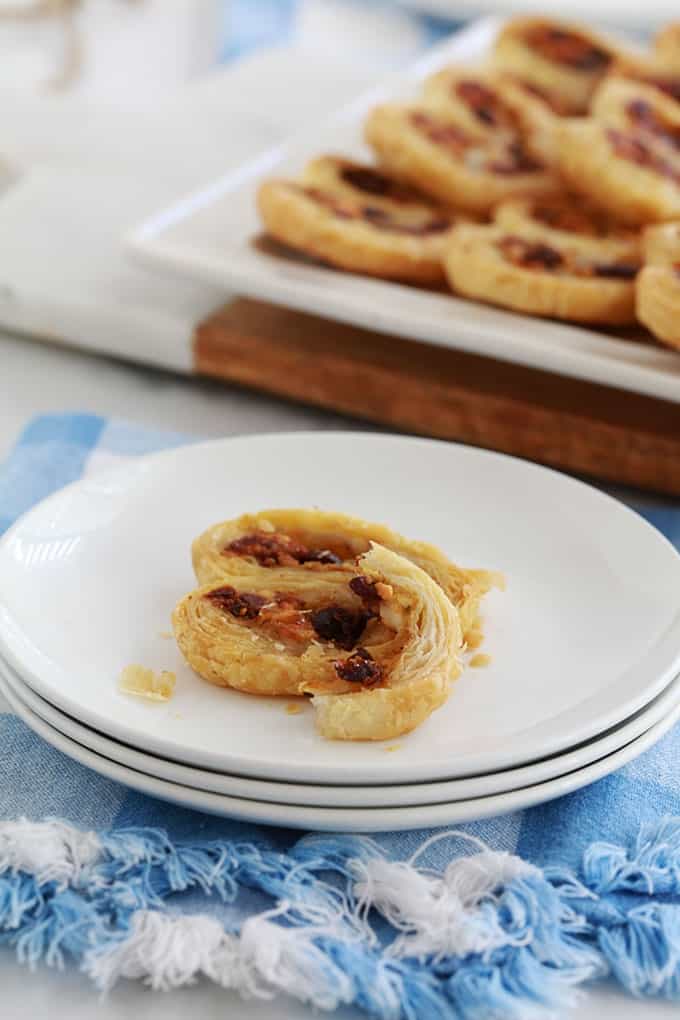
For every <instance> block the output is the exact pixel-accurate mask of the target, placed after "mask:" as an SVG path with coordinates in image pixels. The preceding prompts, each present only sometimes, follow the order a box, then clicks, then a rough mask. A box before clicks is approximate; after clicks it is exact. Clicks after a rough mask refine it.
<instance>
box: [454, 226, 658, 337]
mask: <svg viewBox="0 0 680 1020" xmlns="http://www.w3.org/2000/svg"><path fill="white" fill-rule="evenodd" d="M445 267H446V271H447V273H448V276H449V279H450V281H451V286H452V287H453V288H454V289H455V290H456V291H457V292H458V293H460V294H463V295H465V296H466V297H470V298H475V299H477V300H480V301H488V302H490V303H492V304H497V305H502V306H503V307H505V308H512V309H513V310H515V311H520V312H527V313H529V314H530V315H545V316H550V317H553V318H557V319H566V320H568V321H574V322H590V323H607V324H627V323H632V322H634V321H635V284H634V280H635V276H636V274H637V271H638V265H637V263H636V262H630V261H628V260H625V261H624V260H618V259H609V258H607V259H606V260H603V259H602V258H600V257H599V255H597V254H594V253H592V252H589V251H582V250H579V248H578V247H577V246H573V245H571V246H567V245H557V244H556V243H550V244H546V243H544V242H542V241H540V240H538V239H537V238H536V237H522V236H520V235H519V234H513V233H509V232H508V231H506V230H505V229H504V228H503V227H500V226H496V225H492V226H489V227H487V226H476V225H470V226H461V227H459V228H458V229H457V230H455V231H454V233H453V236H452V239H451V245H450V247H449V250H448V252H447V255H446V260H445Z"/></svg>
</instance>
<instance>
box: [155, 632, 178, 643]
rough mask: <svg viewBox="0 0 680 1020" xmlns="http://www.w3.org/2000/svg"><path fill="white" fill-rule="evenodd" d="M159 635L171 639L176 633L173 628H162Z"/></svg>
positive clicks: (167, 639)
mask: <svg viewBox="0 0 680 1020" xmlns="http://www.w3.org/2000/svg"><path fill="white" fill-rule="evenodd" d="M158 636H159V637H161V638H163V639H164V640H165V641H169V640H170V639H171V638H173V637H174V636H175V635H174V634H173V633H172V631H171V630H161V631H159V632H158Z"/></svg>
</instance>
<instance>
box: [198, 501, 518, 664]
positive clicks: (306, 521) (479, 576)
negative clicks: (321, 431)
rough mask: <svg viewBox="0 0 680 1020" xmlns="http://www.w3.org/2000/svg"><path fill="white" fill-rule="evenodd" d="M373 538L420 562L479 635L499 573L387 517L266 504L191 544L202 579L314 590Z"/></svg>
mask: <svg viewBox="0 0 680 1020" xmlns="http://www.w3.org/2000/svg"><path fill="white" fill-rule="evenodd" d="M372 542H376V543H378V544H380V545H382V546H384V547H386V548H387V549H390V550H392V551H393V552H396V553H398V554H399V555H400V556H403V557H405V558H406V559H408V560H410V561H411V562H412V563H415V564H416V565H417V566H419V567H420V568H421V569H422V570H424V571H426V573H428V574H429V575H430V577H432V578H433V579H434V580H435V581H436V582H437V584H439V585H440V587H441V588H443V590H444V591H445V592H446V594H447V595H448V597H449V598H450V600H451V601H452V602H453V604H454V605H455V606H456V608H457V609H458V612H459V615H460V621H461V626H462V630H463V635H464V640H465V642H466V644H468V645H470V646H471V647H472V646H474V645H475V644H477V643H479V640H480V637H481V633H480V627H481V624H480V620H479V607H480V602H481V600H482V598H483V597H484V595H485V594H486V593H487V592H488V591H489V590H490V589H491V588H492V587H502V585H503V579H502V577H501V575H500V574H498V573H493V572H492V571H488V570H472V569H466V568H464V567H459V566H457V565H456V564H455V563H451V562H450V561H449V560H448V559H447V558H446V557H445V556H444V554H443V553H442V552H441V550H440V549H438V548H437V547H436V546H434V545H430V544H429V543H427V542H417V541H412V540H411V539H408V538H404V537H403V536H402V535H399V534H398V533H397V532H395V531H392V529H391V528H388V527H386V526H385V525H384V524H374V523H371V522H369V521H365V520H363V519H362V518H360V517H352V516H349V515H347V514H341V513H335V512H329V511H323V510H307V509H279V510H263V511H261V512H259V513H249V514H243V515H242V516H241V517H238V518H236V519H234V520H229V521H224V522H222V523H220V524H216V525H214V526H213V527H210V528H208V529H207V530H206V531H204V532H203V534H201V535H199V536H198V538H196V539H195V541H194V543H193V545H192V551H191V552H192V561H193V566H194V571H195V574H196V577H197V579H198V581H199V583H201V584H207V583H211V582H215V581H220V580H224V581H225V582H229V581H230V579H231V578H232V577H238V578H239V580H240V582H245V583H246V585H248V586H250V585H252V584H255V585H256V586H265V587H266V586H267V585H268V586H269V587H272V586H279V587H281V588H284V589H285V588H286V587H287V586H288V584H289V583H292V584H295V585H297V586H298V587H299V590H301V591H306V590H307V587H309V589H310V590H313V588H314V586H315V584H316V583H317V580H318V578H319V577H323V578H325V579H326V580H327V581H328V582H329V583H334V584H344V583H346V580H347V576H348V575H349V576H350V577H351V576H352V575H353V572H354V571H355V569H356V567H355V559H356V557H357V556H359V555H362V554H363V553H365V552H367V551H368V549H369V548H370V546H371V543H372Z"/></svg>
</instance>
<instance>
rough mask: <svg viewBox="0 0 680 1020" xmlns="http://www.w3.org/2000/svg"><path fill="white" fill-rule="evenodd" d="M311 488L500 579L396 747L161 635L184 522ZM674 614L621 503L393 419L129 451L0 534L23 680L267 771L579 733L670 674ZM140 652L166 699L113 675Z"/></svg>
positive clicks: (428, 756) (142, 741)
mask: <svg viewBox="0 0 680 1020" xmlns="http://www.w3.org/2000/svg"><path fill="white" fill-rule="evenodd" d="M313 505H316V506H321V507H324V508H336V509H338V510H344V511H347V512H350V513H355V514H359V515H360V516H362V517H365V518H367V519H369V520H379V521H385V522H387V523H389V524H391V525H392V526H393V527H394V528H396V529H397V530H399V531H402V532H403V533H405V534H407V535H410V536H413V537H414V538H421V539H425V540H429V541H432V542H435V543H436V544H437V545H439V546H441V547H442V548H443V549H444V550H445V551H446V552H447V554H449V555H450V556H451V557H452V558H453V559H454V560H457V561H459V562H461V563H463V564H469V565H476V566H485V567H492V568H496V569H500V570H502V571H504V572H505V574H506V576H507V579H508V590H507V592H505V593H500V592H493V593H492V594H491V596H490V597H489V598H488V599H487V603H486V616H487V631H488V640H487V646H486V650H487V651H488V652H489V653H490V654H491V656H492V664H491V666H490V667H489V668H488V669H486V670H470V671H468V672H467V673H466V674H465V675H464V676H463V677H462V678H461V679H460V680H459V681H457V683H456V685H455V688H454V691H453V694H452V697H451V699H450V701H449V703H448V704H447V705H446V706H445V707H444V708H442V709H441V710H439V711H438V712H436V713H435V714H434V715H433V716H432V717H431V718H430V719H429V720H428V721H427V722H426V723H425V724H423V725H422V726H421V727H419V729H417V730H416V731H415V732H414V733H413V734H411V735H409V736H408V737H403V738H400V739H399V740H398V741H395V742H393V744H395V743H396V744H397V746H398V748H399V750H398V753H396V752H395V753H386V746H385V744H383V743H380V744H371V743H364V744H357V743H339V742H330V741H325V740H323V739H322V738H321V737H319V736H318V735H317V734H316V732H315V730H314V726H313V722H312V719H311V716H310V715H309V714H308V713H301V714H300V715H289V714H287V713H286V711H285V704H282V703H281V701H280V700H275V699H271V700H267V699H263V698H253V697H250V696H248V695H243V694H238V693H236V692H233V691H227V690H224V689H220V688H216V687H213V686H211V685H210V684H206V683H204V682H203V681H201V680H200V679H199V678H198V677H196V676H195V675H194V674H193V673H192V672H191V670H189V669H188V667H186V666H185V665H184V663H183V662H182V660H181V657H180V655H179V653H178V651H177V649H176V648H175V645H174V643H173V642H172V641H168V640H165V639H164V638H163V637H162V636H161V635H162V633H163V632H167V630H168V627H169V623H168V619H169V614H170V611H171V609H172V607H173V605H174V604H175V602H176V601H177V600H178V599H179V598H180V597H181V596H182V595H184V594H185V593H186V592H187V591H188V590H189V589H191V588H192V587H193V586H194V578H193V574H192V571H191V567H190V559H189V547H190V543H191V540H192V539H193V538H194V537H195V536H196V535H197V534H198V533H199V532H200V531H202V530H203V529H204V528H205V527H207V526H208V525H209V524H211V523H214V522H215V521H218V520H220V519H223V518H228V517H233V516H235V515H236V514H239V513H241V512H243V511H245V510H249V509H250V510H253V509H257V508H263V507H268V506H313ZM679 610H680V557H679V556H678V554H677V553H676V551H675V550H674V549H673V547H672V546H671V545H670V543H669V542H667V541H666V540H665V539H664V538H663V537H662V536H661V535H660V534H659V533H658V532H656V531H655V530H654V529H653V528H652V527H651V526H650V525H648V524H647V523H646V522H645V521H643V520H642V519H641V518H640V517H638V516H637V515H636V514H634V513H633V512H632V511H630V510H628V509H627V508H626V507H624V506H623V505H622V504H620V503H617V502H616V501H615V500H613V499H611V498H610V497H608V496H606V495H604V494H602V493H600V492H598V491H597V490H595V489H593V488H591V487H589V486H587V485H584V484H583V483H581V482H577V481H575V480H573V479H571V478H569V477H567V476H565V475H560V474H558V473H556V472H554V471H549V470H547V469H545V468H541V467H538V466H536V465H533V464H530V463H527V462H524V461H520V460H516V459H514V458H510V457H504V456H501V455H499V454H493V453H488V452H485V451H480V450H475V449H472V448H469V447H461V446H456V445H454V444H449V443H439V442H434V441H431V440H421V439H412V438H405V437H399V436H383V435H361V434H360V435H358V434H356V433H334V434H333V433H315V434H312V435H307V434H300V433H298V434H293V435H276V436H255V437H246V438H241V439H227V440H219V441H216V442H213V443H207V444H200V445H199V444H197V445H195V446H189V447H184V448H182V449H179V450H174V451H170V452H167V453H163V454H159V455H156V456H154V457H149V458H144V459H140V460H136V461H134V462H128V463H126V464H125V465H121V466H119V467H118V468H117V469H115V470H113V471H111V472H110V473H107V474H105V475H99V476H95V477H92V478H90V479H86V480H84V481H81V482H78V483H76V484H75V485H72V486H70V487H68V488H66V489H64V490H62V491H61V492H59V493H57V494H56V495H54V496H52V497H50V498H49V499H48V500H46V501H45V502H44V503H42V504H40V505H39V506H38V507H36V508H34V509H33V510H32V511H30V512H29V513H28V514H27V515H26V516H25V517H24V518H22V520H21V521H19V522H18V523H17V524H16V525H15V526H14V527H13V528H12V529H10V531H9V532H8V533H7V534H6V536H5V537H4V538H3V540H2V543H0V652H2V654H3V656H4V657H5V658H6V659H8V660H9V661H10V663H11V664H12V665H13V666H14V667H15V668H17V669H18V670H19V671H20V673H21V675H22V677H23V678H24V679H25V680H26V682H27V683H28V684H29V685H30V686H31V687H33V688H34V689H35V690H36V691H37V692H38V693H39V694H40V695H42V696H43V697H45V698H46V699H47V700H48V701H50V702H52V703H53V704H55V705H57V706H58V707H59V708H61V709H62V710H63V711H65V712H67V713H68V714H69V715H71V716H73V717H75V718H77V719H80V720H81V721H83V722H84V723H86V724H87V725H88V726H91V727H93V728H94V729H97V730H99V731H101V732H105V733H108V734H109V735H111V736H113V737H114V738H115V739H116V740H120V741H123V742H125V743H128V744H131V745H133V746H135V747H138V748H142V749H143V750H145V751H152V752H153V753H155V754H158V755H161V756H163V757H166V758H172V759H174V760H177V761H182V762H184V763H190V764H192V765H199V766H201V767H208V768H214V769H217V770H220V771H224V772H230V773H240V774H243V775H249V776H256V777H257V778H266V779H270V778H273V779H281V780H292V781H301V782H305V781H307V780H308V779H310V778H311V777H313V778H314V780H315V781H316V782H320V783H337V784H340V785H348V784H353V783H367V784H376V785H377V784H382V783H386V782H392V783H399V782H416V781H420V780H436V779H441V778H448V779H450V778H460V777H462V776H466V775H475V774H480V773H482V772H490V771H495V770H498V769H503V768H508V767H516V766H518V765H522V764H526V763H528V762H530V761H534V760H537V759H540V758H543V757H547V756H548V755H552V754H555V753H557V752H559V751H561V750H563V749H564V748H567V747H573V746H575V745H577V744H579V743H582V742H585V741H588V740H590V739H591V738H592V737H593V736H595V735H597V734H600V733H603V732H604V731H605V730H607V729H609V728H611V727H613V726H616V725H617V724H618V723H619V722H620V721H621V720H622V719H625V718H627V717H629V716H630V715H632V714H633V713H634V712H636V711H638V710H639V709H640V708H641V707H643V706H644V705H645V704H648V703H649V701H650V700H651V699H652V698H653V697H655V696H656V695H657V694H658V693H660V691H661V690H663V688H664V687H665V686H666V685H667V684H668V683H669V682H670V680H671V679H673V677H674V676H676V675H677V673H678V672H679V671H680V612H679ZM137 662H138V663H142V664H144V665H147V666H152V667H155V668H160V669H174V670H175V671H176V673H177V690H176V693H175V695H174V697H173V698H172V699H171V700H170V701H169V702H168V703H166V704H161V705H159V704H148V703H143V702H141V701H140V699H135V698H131V697H128V696H126V695H124V694H121V693H120V692H119V691H118V688H117V683H118V677H119V674H120V671H121V669H122V668H123V667H124V666H126V665H128V664H130V663H137ZM388 746H390V745H388Z"/></svg>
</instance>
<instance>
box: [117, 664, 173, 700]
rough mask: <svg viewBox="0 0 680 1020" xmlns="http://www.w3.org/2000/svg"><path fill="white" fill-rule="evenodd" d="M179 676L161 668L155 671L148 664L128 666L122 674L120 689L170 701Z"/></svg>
mask: <svg viewBox="0 0 680 1020" xmlns="http://www.w3.org/2000/svg"><path fill="white" fill-rule="evenodd" d="M176 682H177V677H176V676H175V674H174V673H170V672H168V671H167V670H161V672H160V673H155V672H154V671H153V670H152V669H148V668H147V667H146V666H139V665H135V664H133V665H131V666H126V667H125V669H124V670H123V671H122V673H121V674H120V679H119V681H118V687H119V690H121V691H122V692H123V693H124V694H133V695H135V697H138V698H148V699H149V700H150V701H169V700H170V698H171V697H172V695H173V692H174V690H175V684H176Z"/></svg>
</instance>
